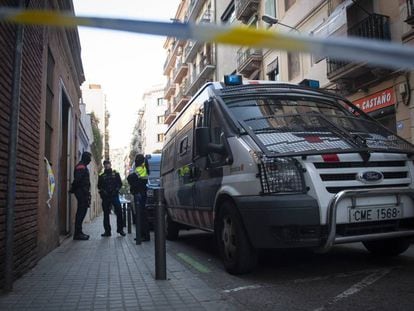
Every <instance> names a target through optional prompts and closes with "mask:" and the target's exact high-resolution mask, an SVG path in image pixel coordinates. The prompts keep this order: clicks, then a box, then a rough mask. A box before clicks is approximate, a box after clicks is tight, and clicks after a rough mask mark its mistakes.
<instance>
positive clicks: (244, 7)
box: [235, 0, 260, 23]
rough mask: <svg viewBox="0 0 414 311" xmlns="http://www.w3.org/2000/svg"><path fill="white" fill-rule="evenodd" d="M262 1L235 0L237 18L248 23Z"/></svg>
mask: <svg viewBox="0 0 414 311" xmlns="http://www.w3.org/2000/svg"><path fill="white" fill-rule="evenodd" d="M259 4H260V0H235V8H236V18H237V19H238V20H241V21H243V22H244V23H246V22H247V21H248V20H249V19H250V17H252V15H253V14H255V13H256V12H257V10H258V9H259Z"/></svg>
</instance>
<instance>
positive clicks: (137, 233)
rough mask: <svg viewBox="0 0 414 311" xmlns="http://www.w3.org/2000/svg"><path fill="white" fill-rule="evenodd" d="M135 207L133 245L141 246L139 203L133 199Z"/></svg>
mask: <svg viewBox="0 0 414 311" xmlns="http://www.w3.org/2000/svg"><path fill="white" fill-rule="evenodd" d="M134 207H135V244H136V245H141V212H140V207H139V203H138V202H137V200H135V198H134Z"/></svg>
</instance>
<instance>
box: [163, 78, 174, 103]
mask: <svg viewBox="0 0 414 311" xmlns="http://www.w3.org/2000/svg"><path fill="white" fill-rule="evenodd" d="M175 88H176V85H175V83H173V82H171V81H170V80H168V82H167V86H166V87H165V88H164V98H165V99H167V100H168V99H170V98H171V96H173V95H174V93H175Z"/></svg>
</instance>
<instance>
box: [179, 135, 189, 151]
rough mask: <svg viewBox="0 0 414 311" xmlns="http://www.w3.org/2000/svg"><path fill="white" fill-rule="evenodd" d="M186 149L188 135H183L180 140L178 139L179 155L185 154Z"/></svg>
mask: <svg viewBox="0 0 414 311" xmlns="http://www.w3.org/2000/svg"><path fill="white" fill-rule="evenodd" d="M187 151H188V136H185V137H184V138H183V139H182V140H181V141H180V150H179V152H180V155H184V154H186V153H187Z"/></svg>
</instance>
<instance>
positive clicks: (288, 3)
mask: <svg viewBox="0 0 414 311" xmlns="http://www.w3.org/2000/svg"><path fill="white" fill-rule="evenodd" d="M295 2H296V0H285V11H287V10H289V9H290V8H291V7H292V5H294V4H295Z"/></svg>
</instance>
